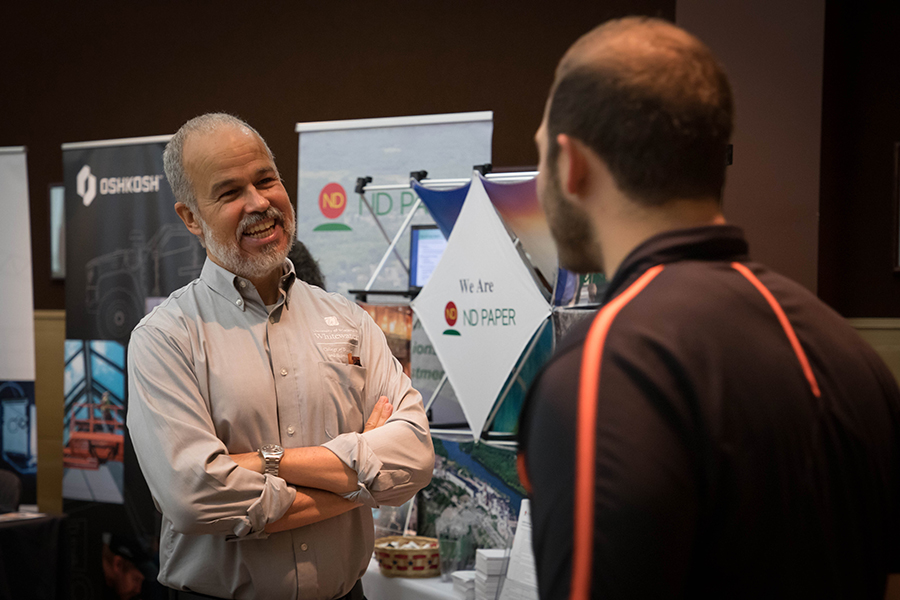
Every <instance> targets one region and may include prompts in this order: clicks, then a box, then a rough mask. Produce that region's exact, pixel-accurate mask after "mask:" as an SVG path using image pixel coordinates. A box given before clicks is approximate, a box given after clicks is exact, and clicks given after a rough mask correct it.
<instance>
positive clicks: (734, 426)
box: [519, 226, 900, 599]
mask: <svg viewBox="0 0 900 600" xmlns="http://www.w3.org/2000/svg"><path fill="white" fill-rule="evenodd" d="M659 266H661V268H658V267H659ZM651 271H652V272H651ZM642 278H643V279H642ZM767 296H768V299H767ZM779 313H781V318H779ZM784 321H786V322H787V323H785V322H784ZM592 327H593V332H592V333H591V334H590V335H591V336H593V339H592V341H591V342H589V345H591V344H592V345H593V346H592V349H590V350H588V351H586V350H585V339H586V337H588V335H589V329H591V328H592ZM792 336H793V338H794V339H793V340H792V339H791V337H792ZM598 344H599V345H598ZM592 353H593V354H592ZM585 356H587V357H588V359H587V363H586V364H584V365H583V364H582V362H583V361H584V359H585ZM586 382H587V383H586ZM592 382H595V383H596V387H595V388H592V387H591V386H592V385H594V383H592ZM519 435H520V441H519V443H520V466H521V467H523V468H524V471H525V473H523V476H524V477H523V479H525V478H527V480H528V483H529V485H530V486H531V487H532V490H531V498H532V520H533V527H534V529H533V534H534V535H533V541H534V549H535V558H536V563H537V570H538V580H539V587H540V593H541V598H568V597H572V598H586V597H592V598H604V599H615V598H660V597H666V598H698V597H702V598H712V597H714V598H763V597H766V598H883V596H884V589H885V581H886V574H887V573H889V572H895V571H898V570H900V392H898V389H897V385H896V382H895V380H894V378H893V376H892V375H891V373H890V371H888V369H887V368H886V367H885V365H884V364H883V362H882V361H881V359H880V358H879V357H878V356H877V354H876V353H875V352H874V351H873V350H872V349H871V348H870V347H869V346H868V345H867V344H866V343H865V342H863V341H862V340H861V339H860V337H859V336H858V335H857V333H856V332H855V331H854V330H853V329H852V328H851V327H850V326H849V325H848V324H847V323H846V322H845V320H844V319H843V318H842V317H841V316H839V315H838V314H837V313H835V312H834V311H832V310H831V309H830V308H828V307H827V306H825V305H824V304H823V303H822V302H821V301H819V300H818V299H817V298H816V297H815V296H814V295H812V294H811V293H810V292H809V291H807V290H806V289H805V288H803V287H801V286H800V285H798V284H796V283H794V282H793V281H790V280H788V279H786V278H784V277H782V276H780V275H778V274H776V273H773V272H771V271H769V270H768V269H766V268H765V267H764V266H762V265H759V264H756V263H753V262H749V261H748V258H747V244H746V242H745V241H744V238H743V236H742V233H741V231H740V230H739V229H737V228H736V227H732V226H713V227H702V228H696V229H689V230H681V231H672V232H667V233H664V234H661V235H659V236H656V237H654V238H651V239H650V240H647V241H646V242H644V243H643V244H642V245H641V246H639V247H638V248H637V249H635V250H634V251H633V252H632V253H631V254H630V255H629V256H628V257H627V258H626V259H625V261H624V262H623V263H622V265H621V267H620V268H619V270H618V271H617V272H616V274H615V276H614V277H613V279H612V281H611V282H610V285H609V288H608V290H607V294H606V298H605V302H604V307H603V309H601V311H600V313H599V315H598V317H597V318H596V319H593V320H591V319H588V320H585V321H584V322H583V323H581V324H579V326H576V328H575V329H573V330H572V331H570V332H569V334H568V335H567V337H566V338H565V339H564V340H563V341H562V342H561V344H560V346H559V348H558V349H557V352H556V353H555V355H554V357H553V358H552V359H551V361H550V362H549V363H548V364H547V365H546V366H545V368H544V370H543V371H542V373H541V374H540V375H539V377H538V379H537V380H536V381H535V383H534V384H533V385H532V388H531V390H530V392H529V396H528V399H527V400H526V407H525V410H524V411H523V414H522V420H521V423H520V434H519ZM579 445H580V446H579ZM577 446H579V447H580V448H581V449H580V451H576V447H577Z"/></svg>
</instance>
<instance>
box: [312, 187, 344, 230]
mask: <svg viewBox="0 0 900 600" xmlns="http://www.w3.org/2000/svg"><path fill="white" fill-rule="evenodd" d="M345 208H347V192H345V191H344V188H343V186H341V184H339V183H334V182H332V183H329V184H328V185H326V186H325V187H323V188H322V191H321V192H319V210H320V211H322V215H323V216H324V217H325V218H326V219H337V218H338V217H340V216H341V215H342V214H343V213H344V209H345ZM313 231H352V229H350V227H349V226H348V225H345V224H344V223H337V222H332V223H322V224H321V225H318V226H317V227H316V228H315V229H313Z"/></svg>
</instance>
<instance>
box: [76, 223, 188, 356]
mask: <svg viewBox="0 0 900 600" xmlns="http://www.w3.org/2000/svg"><path fill="white" fill-rule="evenodd" d="M129 239H130V242H131V248H123V249H119V250H114V251H113V252H109V253H107V254H103V255H101V256H98V257H96V258H93V259H91V260H90V261H88V263H87V264H86V266H85V270H86V273H85V275H86V284H85V310H86V312H87V313H88V314H89V315H93V316H94V317H95V322H96V326H95V328H94V330H95V332H96V337H95V338H94V339H105V340H120V341H124V340H127V339H128V337H129V336H130V335H131V330H132V329H134V326H135V325H137V323H138V321H140V320H141V318H143V316H144V315H145V314H146V312H147V306H148V300H149V304H150V305H151V306H152V305H153V304H155V302H154V301H153V299H154V298H158V297H160V296H167V295H168V294H169V293H170V292H171V291H172V290H174V289H177V288H178V287H181V286H182V285H184V284H186V283H188V282H189V281H191V280H192V279H194V278H196V277H197V276H198V275H200V270H201V269H202V268H203V261H204V258H205V257H206V252H205V251H204V250H203V247H202V246H200V242H199V241H198V240H197V238H196V237H195V236H194V235H193V234H192V233H191V232H189V231H188V230H187V229H185V227H184V225H183V224H181V223H171V224H167V225H163V226H162V227H160V228H159V229H158V230H157V232H156V233H155V234H154V235H153V237H151V238H150V240H149V241H146V242H145V241H144V234H143V232H141V231H139V230H135V231H132V232H131V235H130V236H129Z"/></svg>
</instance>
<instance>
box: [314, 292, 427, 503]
mask: <svg viewBox="0 0 900 600" xmlns="http://www.w3.org/2000/svg"><path fill="white" fill-rule="evenodd" d="M359 313H360V322H359V328H360V332H361V335H360V338H361V339H360V343H361V346H360V358H361V360H362V361H363V366H365V367H366V373H367V377H366V410H367V412H366V415H365V416H366V417H368V415H369V414H370V413H371V412H372V409H373V408H374V407H375V403H376V402H377V401H378V398H380V397H381V396H387V397H388V399H389V400H390V402H391V404H392V405H393V407H394V411H393V413H392V414H391V416H390V418H389V419H388V420H387V422H386V423H385V424H384V425H383V426H381V427H379V428H377V429H374V430H372V431H369V432H366V433H356V432H351V433H345V434H342V435H339V436H337V437H335V438H334V439H333V440H331V441H329V442H327V443H325V444H324V446H325V447H326V448H328V449H329V450H331V451H332V452H334V453H335V454H336V455H337V456H338V458H340V459H341V460H342V461H343V462H344V464H346V465H347V466H348V467H350V468H351V469H353V470H354V471H356V472H357V474H358V489H357V490H355V491H353V492H351V493H349V494H345V496H344V497H345V498H348V499H350V500H354V501H356V502H360V503H362V504H364V505H366V506H371V507H377V506H379V505H381V504H386V505H389V506H399V505H401V504H403V503H404V502H406V501H407V500H409V499H410V498H412V497H413V496H414V495H415V493H416V492H418V491H419V490H421V489H422V488H424V487H425V486H426V485H428V483H429V482H430V481H431V475H432V472H433V471H434V446H433V444H432V442H431V432H430V430H429V428H428V417H427V416H426V414H425V409H424V407H423V405H422V395H421V394H420V393H419V392H418V391H416V390H415V389H413V387H412V382H410V380H409V377H407V376H406V374H405V373H404V372H403V368H402V367H401V366H400V363H399V362H398V361H397V359H396V358H394V356H393V354H391V351H390V348H389V347H388V344H387V340H386V339H385V337H384V334H383V333H382V331H381V329H379V327H378V326H377V325H376V324H375V322H374V321H372V319H371V318H370V317H369V315H368V314H367V313H366V312H365V311H363V310H361V309H360V310H359Z"/></svg>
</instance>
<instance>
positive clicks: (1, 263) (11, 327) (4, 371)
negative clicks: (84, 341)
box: [0, 147, 49, 504]
mask: <svg viewBox="0 0 900 600" xmlns="http://www.w3.org/2000/svg"><path fill="white" fill-rule="evenodd" d="M0 206H2V207H3V213H4V214H3V218H2V219H0V447H2V456H0V469H4V470H8V471H14V472H15V473H17V475H18V476H19V479H21V481H22V495H21V499H20V500H21V502H22V503H24V504H34V503H35V499H36V495H35V474H36V473H37V420H36V418H35V405H34V303H33V300H32V298H33V296H32V289H31V221H30V219H29V213H28V169H27V166H26V154H25V148H21V147H15V148H0ZM48 243H49V241H48Z"/></svg>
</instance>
